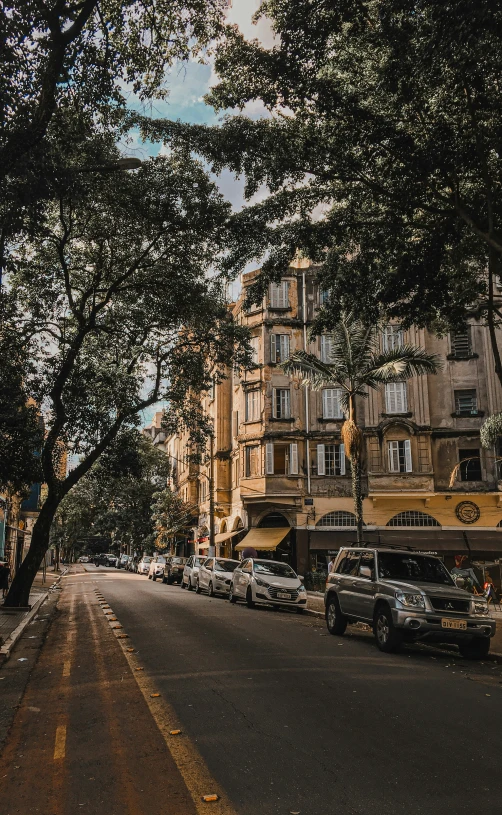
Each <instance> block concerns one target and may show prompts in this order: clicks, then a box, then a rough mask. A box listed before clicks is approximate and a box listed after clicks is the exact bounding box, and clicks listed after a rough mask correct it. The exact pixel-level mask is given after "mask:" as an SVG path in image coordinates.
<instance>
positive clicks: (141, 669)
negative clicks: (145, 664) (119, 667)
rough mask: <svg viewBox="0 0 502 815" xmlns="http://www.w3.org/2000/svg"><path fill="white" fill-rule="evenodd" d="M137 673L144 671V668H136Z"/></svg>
mask: <svg viewBox="0 0 502 815" xmlns="http://www.w3.org/2000/svg"><path fill="white" fill-rule="evenodd" d="M136 670H137V671H144V670H145V669H144V668H136Z"/></svg>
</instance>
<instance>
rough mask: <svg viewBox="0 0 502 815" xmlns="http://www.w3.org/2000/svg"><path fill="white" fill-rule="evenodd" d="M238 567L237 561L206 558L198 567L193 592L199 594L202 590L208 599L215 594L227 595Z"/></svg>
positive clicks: (223, 558)
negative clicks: (207, 595)
mask: <svg viewBox="0 0 502 815" xmlns="http://www.w3.org/2000/svg"><path fill="white" fill-rule="evenodd" d="M238 565H239V561H238V560H230V559H229V558H225V557H208V558H207V560H205V561H204V563H203V564H202V565H201V566H200V567H199V574H198V576H197V583H196V584H195V591H196V592H197V594H199V593H200V592H201V591H202V589H204V591H207V593H208V594H209V596H210V597H214V595H215V594H228V593H229V591H230V584H231V582H232V577H233V574H234V571H235V569H236V568H237V566H238Z"/></svg>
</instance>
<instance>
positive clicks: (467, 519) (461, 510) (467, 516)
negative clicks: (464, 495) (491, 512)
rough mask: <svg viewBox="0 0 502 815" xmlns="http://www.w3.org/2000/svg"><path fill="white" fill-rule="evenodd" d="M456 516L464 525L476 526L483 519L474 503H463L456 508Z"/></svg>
mask: <svg viewBox="0 0 502 815" xmlns="http://www.w3.org/2000/svg"><path fill="white" fill-rule="evenodd" d="M455 515H456V516H457V518H458V520H459V521H462V523H463V524H474V523H476V521H478V520H479V518H480V517H481V511H480V509H479V507H478V505H477V504H475V503H474V501H461V502H460V504H457V506H456V507H455Z"/></svg>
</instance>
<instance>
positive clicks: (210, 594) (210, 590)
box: [207, 580, 214, 597]
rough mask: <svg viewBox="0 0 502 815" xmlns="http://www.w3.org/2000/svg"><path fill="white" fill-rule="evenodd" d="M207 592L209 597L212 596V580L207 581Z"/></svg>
mask: <svg viewBox="0 0 502 815" xmlns="http://www.w3.org/2000/svg"><path fill="white" fill-rule="evenodd" d="M207 593H208V594H209V596H210V597H214V587H213V581H212V580H211V581H210V583H209V588H208V590H207Z"/></svg>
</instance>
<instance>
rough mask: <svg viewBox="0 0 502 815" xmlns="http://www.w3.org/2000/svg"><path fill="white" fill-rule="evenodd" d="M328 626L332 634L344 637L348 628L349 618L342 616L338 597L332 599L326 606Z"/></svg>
mask: <svg viewBox="0 0 502 815" xmlns="http://www.w3.org/2000/svg"><path fill="white" fill-rule="evenodd" d="M326 626H327V628H328V631H329V633H330V634H335V635H338V636H340V637H341V636H342V634H345V629H346V628H347V617H345V615H344V614H342V610H341V608H340V603H339V602H338V597H337V596H336V595H335V596H334V597H330V598H329V599H328V604H327V606H326Z"/></svg>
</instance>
